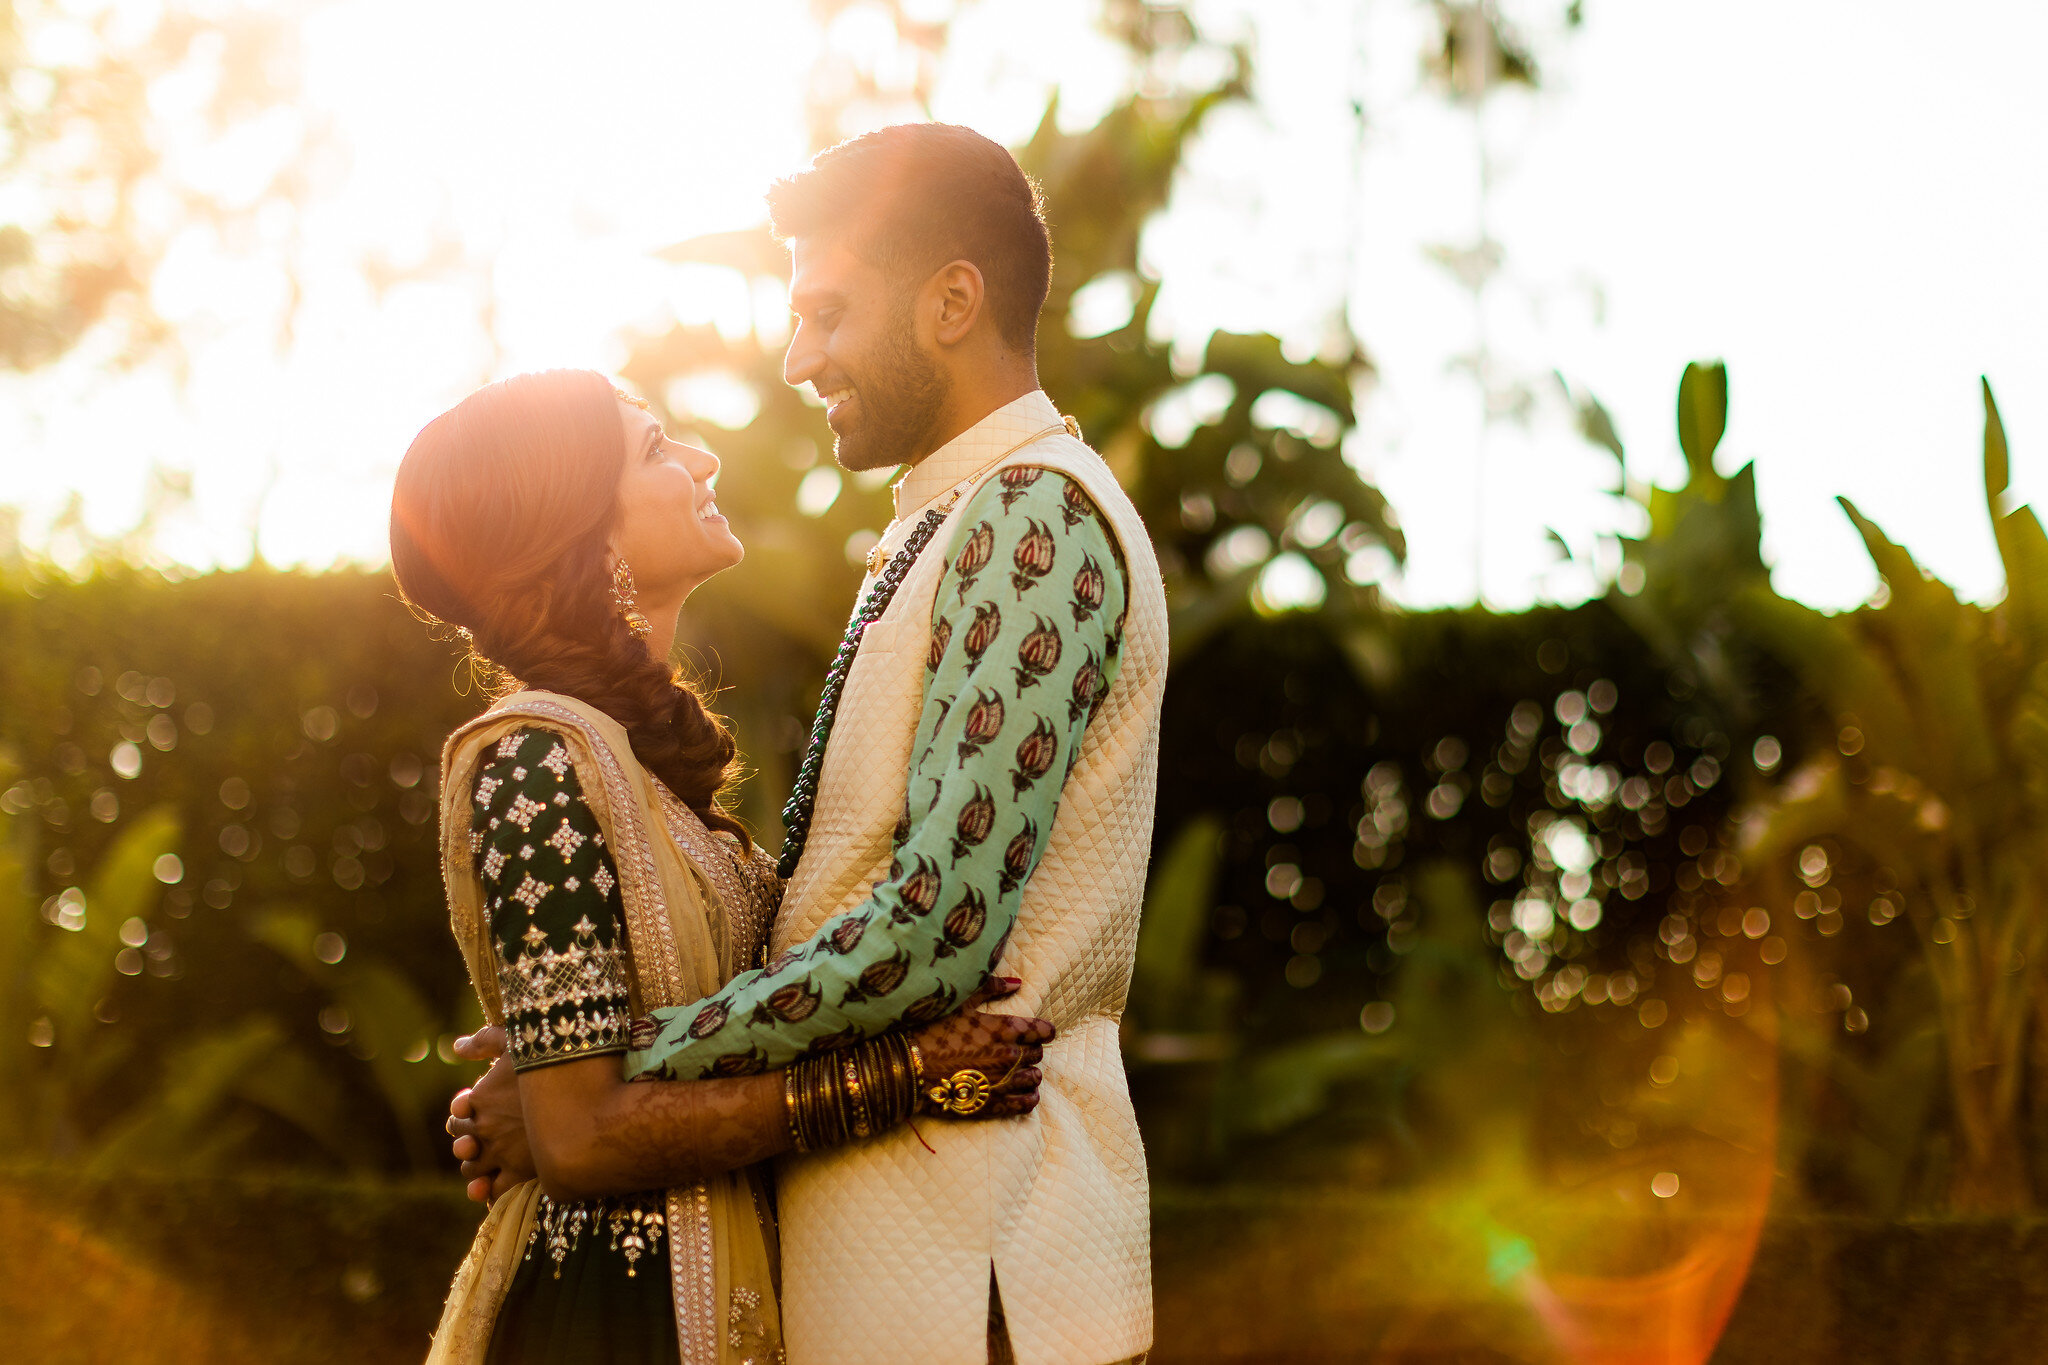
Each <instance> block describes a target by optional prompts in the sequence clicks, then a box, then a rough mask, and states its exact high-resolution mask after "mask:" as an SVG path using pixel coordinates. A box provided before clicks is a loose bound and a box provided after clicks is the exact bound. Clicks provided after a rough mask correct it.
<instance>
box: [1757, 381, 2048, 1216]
mask: <svg viewBox="0 0 2048 1365" xmlns="http://www.w3.org/2000/svg"><path fill="white" fill-rule="evenodd" d="M2009 483H2010V479H2009V461H2008V455H2007V449H2006V440H2005V431H2004V427H2003V424H2002V423H2001V422H2000V420H1999V416H1998V406H1997V403H1996V402H1995V401H1994V400H1993V398H1992V394H1991V389H1990V386H1989V385H1988V384H1986V385H1985V387H1984V492H1985V500H1986V504H1987V508H1988V511H1989V513H1990V516H1991V523H1992V527H1993V529H1994V531H1995V532H1996V537H1997V543H1998V551H1999V556H2000V559H2001V560H2002V562H2003V565H2004V568H2005V576H2006V593H2005V597H2004V600H2003V601H2001V602H1999V603H1998V604H1997V605H1996V606H1993V607H1991V608H1988V609H1987V608H1983V607H1979V606H1976V605H1975V604H1973V603H1970V602H1966V601H1963V600H1962V599H1960V598H1958V597H1957V596H1956V593H1955V591H1954V590H1953V589H1951V588H1950V587H1949V586H1948V585H1947V584H1945V583H1942V582H1941V581H1939V580H1938V579H1936V578H1934V577H1933V576H1932V575H1931V574H1930V573H1929V572H1927V571H1926V570H1925V569H1923V568H1922V567H1921V566H1920V565H1919V564H1918V563H1917V562H1916V561H1915V560H1914V559H1913V557H1912V555H1911V554H1909V553H1908V552H1907V551H1906V550H1905V549H1904V548H1903V547H1902V546H1900V545H1898V544H1896V543H1894V542H1893V541H1892V540H1891V539H1890V538H1889V537H1887V536H1886V535H1885V534H1884V532H1883V531H1882V530H1881V529H1879V527H1878V526H1877V525H1876V523H1874V522H1872V521H1871V520H1870V519H1869V518H1867V517H1865V516H1864V515H1863V514H1862V513H1861V512H1859V511H1858V510H1857V508H1856V506H1855V505H1854V504H1853V503H1851V502H1850V501H1849V500H1848V499H1847V498H1844V499H1841V503H1842V508H1843V511H1844V512H1846V513H1847V514H1848V516H1849V519H1850V520H1851V521H1852V522H1854V523H1855V526H1856V529H1857V531H1858V532H1859V533H1860V534H1861V535H1862V537H1863V543H1864V545H1865V547H1866V548H1867V549H1868V551H1869V553H1870V557H1871V559H1872V560H1873V561H1874V562H1875V564H1876V566H1877V570H1878V573H1879V574H1880V575H1881V576H1882V578H1883V581H1884V585H1885V587H1884V593H1883V598H1884V600H1883V604H1882V605H1881V606H1874V607H1869V608H1866V609H1864V610H1862V611H1858V612H1855V613H1851V614H1847V615H1842V616H1832V617H1831V616H1825V615H1822V614H1821V613H1819V612H1815V611H1812V610H1809V609H1807V608H1805V607H1802V606H1799V605H1798V604H1796V603H1792V602H1787V601H1785V600H1783V599H1782V598H1777V597H1765V596H1756V597H1754V598H1752V599H1751V600H1750V601H1749V602H1748V603H1747V610H1746V613H1745V614H1746V616H1747V618H1748V620H1749V622H1750V624H1751V626H1752V628H1753V629H1754V630H1755V632H1756V634H1757V636H1758V638H1760V639H1761V640H1764V641H1766V642H1767V643H1768V644H1769V645H1770V646H1771V647H1772V648H1773V649H1775V650H1776V651H1778V652H1779V653H1781V654H1782V655H1783V657H1785V658H1786V659H1787V660H1789V661H1790V662H1791V663H1792V664H1793V665H1794V666H1795V667H1796V668H1797V669H1798V670H1799V673H1800V675H1801V677H1802V678H1803V679H1804V680H1805V682H1806V684H1807V686H1808V687H1809V688H1811V689H1812V690H1813V692H1814V694H1815V695H1816V696H1817V697H1818V698H1819V699H1820V700H1821V701H1822V702H1823V703H1824V705H1825V706H1826V707H1827V709H1828V711H1829V713H1830V715H1831V723H1832V727H1833V729H1834V731H1835V733H1834V735H1833V736H1832V738H1833V739H1834V740H1835V743H1834V745H1833V746H1832V748H1833V752H1823V753H1821V754H1820V756H1819V757H1816V758H1815V759H1814V760H1812V761H1811V762H1810V763H1808V764H1806V765H1805V766H1803V767H1802V768H1801V769H1800V770H1799V771H1798V772H1796V773H1795V774H1794V775H1793V776H1792V778H1791V780H1790V781H1789V782H1787V783H1786V784H1785V786H1784V788H1783V789H1782V790H1781V792H1780V793H1779V794H1778V797H1777V799H1776V800H1775V801H1774V802H1773V804H1772V806H1771V808H1770V811H1769V815H1768V818H1767V819H1766V820H1764V821H1762V822H1760V823H1759V825H1758V834H1757V837H1756V839H1755V842H1754V847H1755V849H1756V851H1757V852H1758V853H1759V854H1762V855H1766V856H1768V855H1784V856H1796V857H1799V858H1801V859H1803V866H1802V869H1801V870H1802V871H1804V872H1806V873H1808V874H1809V876H1808V880H1809V881H1811V880H1813V879H1814V876H1813V874H1814V873H1815V871H1816V869H1823V870H1824V868H1825V862H1824V855H1825V853H1826V849H1827V844H1828V842H1829V841H1833V842H1834V843H1835V844H1836V845H1838V846H1840V847H1842V848H1843V849H1845V850H1852V851H1853V852H1854V853H1855V854H1857V855H1860V858H1861V859H1862V860H1863V861H1865V862H1867V863H1868V864H1870V865H1871V866H1873V867H1875V868H1878V869H1881V870H1882V874H1883V884H1884V885H1885V886H1887V887H1888V888H1890V889H1891V890H1890V894H1889V895H1888V896H1887V897H1886V898H1885V906H1886V908H1885V909H1883V910H1880V911H1879V912H1878V913H1879V915H1880V916H1882V915H1887V914H1892V913H1897V912H1903V915H1904V917H1905V918H1906V919H1907V920H1908V921H1909V922H1910V923H1911V924H1912V926H1913V929H1914V932H1915V934H1916V936H1917V938H1918V941H1919V944H1920V947H1921V951H1922V953H1923V954H1924V957H1925V961H1926V964H1927V968H1928V971H1929V973H1930V974H1931V977H1932V980H1933V983H1934V987H1935V994H1936V998H1937V1000H1938V1002H1939V1009H1940V1015H1941V1023H1942V1031H1943V1044H1944V1049H1945V1053H1946V1057H1947V1062H1948V1094H1949V1106H1950V1110H1951V1113H1952V1115H1953V1123H1954V1127H1955V1137H1956V1139H1957V1141H1956V1146H1955V1152H1954V1157H1953V1161H1954V1165H1953V1175H1952V1180H1951V1186H1950V1198H1951V1201H1952V1203H1953V1204H1954V1206H1955V1207H1957V1208H1958V1209H1961V1210H1966V1211H1981V1212H2013V1211H2018V1210H2023V1209H2027V1208H2031V1207H2033V1205H2034V1203H2035V1191H2034V1189H2033V1182H2032V1179H2031V1177H2030V1175H2029V1171H2028V1162H2027V1145H2028V1144H2027V1134H2026V1131H2025V1129H2026V1122H2025V1114H2024V1111H2023V1109H2022V1105H2021V1099H2022V1094H2023V1092H2024V1090H2025V1087H2026V1081H2027V1075H2028V1063H2029V1055H2030V1052H2031V1053H2032V1055H2033V1062H2034V1065H2035V1066H2036V1067H2037V1068H2038V1067H2040V1066H2041V1065H2042V1061H2043V1059H2042V1056H2041V1051H2040V1048H2039V1046H2038V1044H2037V1040H2041V1039H2044V1038H2048V1034H2044V1033H2043V1030H2044V1027H2048V1013H2044V1006H2048V998H2044V986H2048V961H2044V954H2048V538H2044V537H2043V534H2042V529H2041V523H2040V521H2039V519H2038V518H2037V517H2036V516H2035V514H2034V512H2033V510H2032V509H2031V508H2029V507H2026V506H2013V505H2009V504H2010V503H2011V499H2010V497H2009V496H2008V492H2007V490H2008V487H2009Z"/></svg>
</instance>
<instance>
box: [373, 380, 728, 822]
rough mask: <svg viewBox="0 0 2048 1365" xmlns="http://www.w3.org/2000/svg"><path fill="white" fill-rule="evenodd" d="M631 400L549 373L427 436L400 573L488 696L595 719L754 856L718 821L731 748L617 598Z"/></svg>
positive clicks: (406, 501) (414, 461)
mask: <svg viewBox="0 0 2048 1365" xmlns="http://www.w3.org/2000/svg"><path fill="white" fill-rule="evenodd" d="M622 396H623V395H620V394H619V393H618V392H617V390H615V389H614V388H613V387H612V385H611V383H610V382H609V381H608V380H606V379H605V377H604V376H603V375H600V374H596V373H594V372H592V371H589V370H546V371H542V372H540V373H538V374H523V375H518V376H516V377H514V378H511V379H507V380H503V381H501V382H499V383H496V384H492V385H490V386H488V387H486V388H482V389H479V390H477V391H476V392H475V393H473V394H471V395H470V396H469V397H468V398H465V399H463V400H462V402H461V403H459V404H457V405H456V406H455V407H454V408H452V409H450V410H449V411H447V412H445V413H443V414H441V416H439V417H437V418H435V419H434V420H433V421H431V422H429V423H428V424H427V425H426V427H425V428H424V429H423V430H422V431H421V432H420V434H419V435H418V436H416V437H415V438H413V443H412V445H411V447H410V448H408V449H407V450H406V452H405V459H404V460H403V461H402V462H401V463H400V465H399V467H398V478H397V482H396V484H395V486H394V488H393V490H392V495H391V568H392V572H393V574H394V575H395V576H396V577H397V579H398V585H399V591H400V592H401V593H402V594H404V597H405V599H406V601H407V602H408V603H409V604H411V605H412V606H413V607H414V608H415V609H416V610H418V611H420V612H423V613H424V614H426V615H428V616H430V617H432V618H433V619H435V620H438V621H443V622H446V623H448V624H449V625H453V626H457V627H459V628H461V629H462V630H463V631H465V632H467V633H468V636H469V640H470V648H471V652H472V656H473V658H474V659H475V661H476V662H477V664H478V665H479V667H480V671H481V673H482V675H483V676H484V677H485V679H486V680H487V681H486V686H487V687H488V689H489V691H490V693H491V695H492V696H494V697H496V696H504V695H507V694H509V693H511V692H514V691H517V690H519V689H520V688H538V689H540V690H542V691H547V692H559V693H562V694H563V695H565V696H570V697H574V698H576V699H577V700H579V701H582V702H586V703H588V704H589V705H591V706H594V707H596V708H597V709H598V710H600V711H603V712H604V713H605V714H606V715H608V716H610V717H611V718H612V719H613V720H615V721H617V722H618V723H619V724H620V725H622V726H624V727H625V730H626V733H627V735H628V736H629V737H630V738H631V740H632V743H633V753H634V755H635V756H636V757H637V758H638V759H639V760H640V762H641V763H642V764H643V765H645V766H646V768H647V770H648V771H649V772H651V773H653V774H654V775H655V776H656V777H658V778H660V779H661V780H662V781H663V782H664V783H665V784H667V786H668V788H669V790H670V791H673V792H674V793H675V794H676V795H677V796H678V797H680V798H682V800H683V802H684V803H685V804H687V805H688V806H689V807H690V808H691V809H692V810H694V811H696V812H697V814H698V815H699V816H701V817H702V818H703V820H704V823H705V824H707V825H709V826H710V827H711V828H713V829H722V830H729V831H731V832H732V833H733V834H736V835H738V836H739V838H740V839H741V841H742V842H750V841H748V838H747V833H746V830H745V829H744V828H742V827H741V825H740V823H739V822H738V821H737V820H734V819H733V818H732V817H731V816H729V815H727V814H726V813H725V812H724V811H723V810H722V809H721V808H720V805H719V797H720V795H721V793H722V792H723V791H724V789H725V787H726V786H727V784H728V783H729V782H730V781H731V780H732V778H733V775H734V768H735V762H734V760H735V754H736V750H735V748H734V745H733V738H732V733H731V732H730V731H729V730H728V729H727V728H726V726H725V723H724V722H723V721H722V720H721V719H720V718H719V717H717V716H715V715H713V714H712V713H711V712H710V710H709V709H708V708H706V706H705V705H704V699H703V697H702V696H700V695H699V693H698V692H697V690H696V688H695V687H693V686H692V685H691V683H690V682H689V681H688V680H687V679H685V678H684V677H683V675H682V673H681V671H680V670H678V669H677V668H676V667H675V666H673V665H672V664H667V663H658V662H656V661H655V659H654V658H653V656H652V655H650V654H649V653H648V652H647V646H646V645H645V644H644V643H642V642H641V640H640V639H639V638H638V637H637V636H635V635H634V634H633V633H632V632H631V631H630V630H629V629H628V628H627V626H626V622H625V620H624V619H623V618H622V617H621V616H620V615H619V611H618V608H617V605H616V604H615V602H614V601H613V598H612V586H611V585H612V558H611V554H610V551H609V549H608V548H607V542H608V539H609V537H610V535H611V532H612V530H613V528H614V527H615V526H616V525H617V523H618V519H619V506H618V484H619V475H620V473H621V470H622V467H623V464H624V460H625V428H624V426H623V425H622V424H621V422H620V420H619V410H618V399H619V398H620V397H622ZM628 401H631V400H628Z"/></svg>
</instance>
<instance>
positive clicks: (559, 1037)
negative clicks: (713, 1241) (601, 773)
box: [470, 729, 676, 1365]
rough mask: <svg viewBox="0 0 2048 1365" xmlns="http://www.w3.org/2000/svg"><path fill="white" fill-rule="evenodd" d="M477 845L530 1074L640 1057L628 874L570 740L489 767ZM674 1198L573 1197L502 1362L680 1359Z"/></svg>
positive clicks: (524, 1288)
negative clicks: (673, 1276)
mask: <svg viewBox="0 0 2048 1365" xmlns="http://www.w3.org/2000/svg"><path fill="white" fill-rule="evenodd" d="M470 829H471V833H470V850H471V853H472V855H473V856H474V858H475V859H476V869H477V875H478V877H479V879H480V880H481V882H482V885H483V893H484V905H485V908H486V909H487V910H488V911H489V914H490V923H491V937H492V940H493V942H494V944H495V945H496V948H497V953H498V990H499V992H500V994H501V996H502V998H503V1000H504V1005H505V1033H506V1039H507V1047H508V1050H509V1051H510V1053H511V1056H512V1064H513V1066H514V1067H516V1068H517V1069H519V1070H521V1071H528V1070H532V1069H533V1068H535V1067H540V1066H548V1065H551V1064H554V1063H557V1062H566V1061H574V1060H578V1059H581V1058H585V1057H601V1056H605V1055H607V1054H619V1053H623V1052H624V1051H625V1050H626V1040H627V1028H628V1024H629V1014H630V1006H629V1003H628V993H627V981H628V975H627V965H628V959H627V944H626V932H625V922H624V916H623V913H622V911H623V903H622V901H621V900H620V897H619V884H618V871H617V868H616V866H615V865H614V864H613V862H612V859H611V854H610V851H609V850H608V849H607V848H606V847H605V837H604V832H603V830H601V829H600V828H599V827H598V823H597V816H596V815H595V813H594V812H592V811H591V809H590V806H589V805H588V803H586V802H585V800H584V798H583V787H582V784H581V783H580V782H578V780H577V778H576V770H575V767H574V766H573V765H572V764H571V763H570V761H569V751H568V748H567V746H566V745H564V744H563V743H562V742H561V740H560V738H559V737H558V736H556V735H555V734H554V733H552V732H550V731H548V730H544V729H525V730H518V731H514V732H513V733H512V734H509V735H507V736H506V737H505V738H504V739H502V740H500V741H499V742H498V744H497V745H496V746H495V747H493V748H492V749H491V750H490V751H489V753H488V754H487V755H486V757H485V760H484V762H483V763H482V764H480V765H479V767H478V770H477V781H476V787H475V788H474V789H473V790H472V791H471V793H470ZM665 1203H666V1201H665V1199H664V1196H663V1194H662V1192H661V1191H658V1190H656V1191H649V1192H648V1193H645V1194H637V1195H628V1196H624V1197H620V1198H612V1199H586V1200H577V1201H573V1202H566V1203H564V1202H558V1201H556V1200H552V1199H549V1198H547V1197H546V1196H542V1198H541V1201H540V1208H539V1211H538V1213H537V1215H536V1217H535V1220H534V1229H533V1236H532V1239H531V1240H530V1241H528V1243H527V1246H526V1252H525V1258H524V1260H523V1262H522V1263H521V1265H520V1267H519V1271H518V1273H517V1274H516V1275H515V1276H514V1277H513V1282H512V1286H511V1289H510V1291H509V1292H508V1293H507V1294H506V1297H505V1302H504V1305H503V1307H502V1308H501V1309H500V1310H499V1313H498V1322H497V1327H496V1330H495V1331H494V1332H493V1334H492V1337H491V1350H490V1357H489V1359H490V1361H491V1362H492V1365H540V1363H541V1362H547V1363H548V1365H563V1363H564V1362H585V1361H588V1362H592V1365H595V1363H596V1362H630V1363H631V1365H639V1363H640V1362H646V1365H653V1363H654V1362H656V1361H660V1362H666V1363H667V1365H673V1362H674V1360H675V1358H676V1326H675V1307H674V1304H673V1302H672V1300H671V1298H670V1287H669V1264H668V1226H667V1218H666V1214H665V1211H664V1206H665Z"/></svg>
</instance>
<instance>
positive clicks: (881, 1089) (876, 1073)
mask: <svg viewBox="0 0 2048 1365" xmlns="http://www.w3.org/2000/svg"><path fill="white" fill-rule="evenodd" d="M890 1043H891V1039H890V1038H888V1037H887V1036H884V1037H881V1038H877V1039H875V1040H873V1041H872V1042H868V1043H864V1044H862V1045H861V1058H860V1066H861V1073H862V1075H863V1076H865V1077H866V1079H867V1097H868V1116H869V1117H870V1118H871V1119H872V1120H873V1121H874V1125H875V1131H876V1132H877V1133H881V1132H886V1131H887V1130H889V1129H891V1128H894V1127H895V1126H896V1125H897V1124H898V1123H900V1122H902V1121H903V1114H902V1112H901V1109H900V1106H899V1105H898V1104H897V1092H896V1084H895V1078H894V1076H893V1075H892V1074H891V1060H892V1058H893V1056H894V1053H893V1051H892V1049H891V1047H890Z"/></svg>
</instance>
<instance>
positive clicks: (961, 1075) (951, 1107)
mask: <svg viewBox="0 0 2048 1365" xmlns="http://www.w3.org/2000/svg"><path fill="white" fill-rule="evenodd" d="M924 1095H925V1098H926V1099H928V1100H930V1101H931V1102H932V1103H933V1104H936V1105H937V1106H938V1107H939V1108H941V1109H943V1110H945V1111H946V1112H947V1113H949V1114H958V1115H960V1116H961V1117H962V1118H965V1117H967V1116H969V1115H972V1114H979V1113H980V1112H981V1111H982V1110H983V1109H985V1108H987V1107H988V1096H989V1083H988V1077H987V1076H984V1075H983V1074H982V1073H981V1072H979V1071H976V1070H974V1069H973V1068H972V1067H968V1068H963V1069H962V1070H959V1071H956V1072H954V1073H953V1074H952V1075H950V1076H948V1077H946V1079H945V1080H943V1081H939V1082H937V1083H936V1084H934V1085H933V1086H932V1088H931V1089H929V1090H927V1091H925V1092H924Z"/></svg>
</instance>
